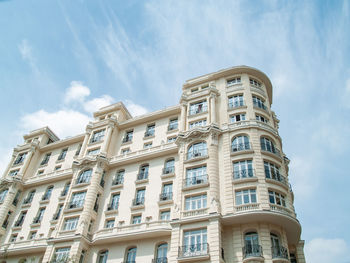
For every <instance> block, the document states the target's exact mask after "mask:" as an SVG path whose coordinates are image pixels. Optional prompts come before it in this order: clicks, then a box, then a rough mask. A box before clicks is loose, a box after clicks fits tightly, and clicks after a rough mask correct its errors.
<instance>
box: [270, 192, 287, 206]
mask: <svg viewBox="0 0 350 263" xmlns="http://www.w3.org/2000/svg"><path fill="white" fill-rule="evenodd" d="M269 199H270V203H271V204H276V205H280V206H284V207H286V198H285V196H284V195H282V194H280V193H277V192H274V191H269Z"/></svg>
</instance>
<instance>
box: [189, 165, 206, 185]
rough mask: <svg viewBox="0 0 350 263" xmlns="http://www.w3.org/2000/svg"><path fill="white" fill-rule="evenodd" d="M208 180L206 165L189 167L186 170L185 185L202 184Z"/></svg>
mask: <svg viewBox="0 0 350 263" xmlns="http://www.w3.org/2000/svg"><path fill="white" fill-rule="evenodd" d="M207 182H208V176H207V166H206V165H204V166H201V167H196V168H190V169H187V171H186V183H185V185H186V186H191V185H197V184H203V183H207Z"/></svg>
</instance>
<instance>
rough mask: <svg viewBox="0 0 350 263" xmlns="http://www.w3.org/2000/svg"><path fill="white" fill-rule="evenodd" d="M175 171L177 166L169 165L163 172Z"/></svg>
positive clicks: (170, 172)
mask: <svg viewBox="0 0 350 263" xmlns="http://www.w3.org/2000/svg"><path fill="white" fill-rule="evenodd" d="M172 173H175V166H169V167H164V168H163V174H172Z"/></svg>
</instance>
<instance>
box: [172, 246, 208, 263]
mask: <svg viewBox="0 0 350 263" xmlns="http://www.w3.org/2000/svg"><path fill="white" fill-rule="evenodd" d="M203 256H204V257H205V256H208V257H209V244H208V243H202V244H193V245H186V246H180V247H179V251H178V259H179V260H180V259H181V258H191V257H193V258H196V259H197V258H198V260H200V259H202V257H203Z"/></svg>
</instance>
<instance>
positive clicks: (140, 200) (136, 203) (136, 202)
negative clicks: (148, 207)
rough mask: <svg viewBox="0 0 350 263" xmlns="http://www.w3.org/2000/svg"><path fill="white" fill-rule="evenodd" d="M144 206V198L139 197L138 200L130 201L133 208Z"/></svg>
mask: <svg viewBox="0 0 350 263" xmlns="http://www.w3.org/2000/svg"><path fill="white" fill-rule="evenodd" d="M144 204H145V198H144V197H139V198H135V199H134V200H132V205H133V206H143V205H144Z"/></svg>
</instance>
